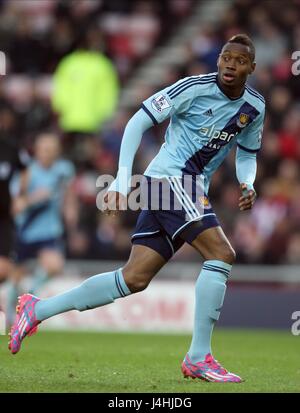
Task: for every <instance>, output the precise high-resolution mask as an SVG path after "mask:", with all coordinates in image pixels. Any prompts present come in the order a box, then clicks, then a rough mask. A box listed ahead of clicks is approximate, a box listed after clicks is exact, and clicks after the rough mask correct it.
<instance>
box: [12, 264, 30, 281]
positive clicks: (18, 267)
mask: <svg viewBox="0 0 300 413" xmlns="http://www.w3.org/2000/svg"><path fill="white" fill-rule="evenodd" d="M25 274H26V265H25V263H22V264H21V263H18V264H13V265H12V268H11V271H10V273H9V279H10V280H11V281H12V282H13V283H18V282H20V281H21V280H22V278H23V277H24V276H25Z"/></svg>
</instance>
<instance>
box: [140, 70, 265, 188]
mask: <svg viewBox="0 0 300 413" xmlns="http://www.w3.org/2000/svg"><path fill="white" fill-rule="evenodd" d="M142 108H143V109H144V111H145V112H146V113H147V114H148V115H149V117H150V118H151V119H152V121H153V123H154V124H157V123H161V122H163V121H164V120H165V119H167V118H170V123H169V126H168V128H167V131H166V134H165V142H164V143H163V145H162V146H161V149H160V151H159V153H158V154H157V156H156V157H155V158H154V159H153V160H152V162H151V163H150V164H149V166H148V168H147V169H146V171H145V175H148V176H152V177H157V178H161V177H166V176H182V175H203V178H204V186H205V188H204V189H205V192H206V193H207V192H208V188H209V183H210V179H211V176H212V174H213V173H214V172H215V171H216V169H217V168H218V167H219V165H220V164H221V163H222V162H223V160H224V158H225V157H226V155H227V154H228V152H229V151H230V150H231V149H232V147H233V146H235V145H236V144H237V145H238V146H239V147H240V148H242V149H243V150H245V151H248V152H250V153H255V152H257V151H258V150H259V149H260V146H261V138H262V130H263V122H264V116H265V101H264V98H263V97H262V96H261V95H260V94H259V93H258V92H257V91H255V90H254V89H252V88H251V87H249V86H248V85H247V84H246V87H245V90H244V93H243V95H242V96H240V97H239V98H236V99H231V98H229V97H228V96H226V95H225V94H224V93H223V92H222V90H221V89H220V87H219V84H218V80H217V73H210V74H207V75H199V76H190V77H187V78H184V79H181V80H179V81H178V82H176V83H175V84H174V85H172V86H169V87H167V88H165V89H163V90H162V91H160V92H157V93H155V94H154V95H153V96H151V97H150V98H148V99H147V100H145V101H144V102H143V105H142Z"/></svg>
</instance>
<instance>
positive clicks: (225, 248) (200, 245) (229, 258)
mask: <svg viewBox="0 0 300 413" xmlns="http://www.w3.org/2000/svg"><path fill="white" fill-rule="evenodd" d="M191 245H192V246H193V247H194V248H195V249H196V250H197V251H198V252H199V253H200V254H201V255H202V257H203V258H204V259H205V260H220V261H224V262H226V263H228V264H232V263H233V262H234V260H235V251H234V249H233V247H232V246H231V244H230V242H229V240H228V238H227V237H226V235H225V234H224V231H223V230H222V228H221V227H220V226H217V227H213V228H209V229H206V230H205V231H203V232H201V233H200V234H199V235H198V236H197V237H196V238H195V239H194V241H192V243H191Z"/></svg>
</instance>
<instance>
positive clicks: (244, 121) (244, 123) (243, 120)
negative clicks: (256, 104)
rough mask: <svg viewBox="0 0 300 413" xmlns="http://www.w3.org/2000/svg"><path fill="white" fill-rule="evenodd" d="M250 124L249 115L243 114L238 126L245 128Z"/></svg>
mask: <svg viewBox="0 0 300 413" xmlns="http://www.w3.org/2000/svg"><path fill="white" fill-rule="evenodd" d="M248 122H249V115H246V113H241V114H240V116H239V118H238V120H237V122H236V124H237V125H238V127H239V128H244V127H245V126H247V124H248Z"/></svg>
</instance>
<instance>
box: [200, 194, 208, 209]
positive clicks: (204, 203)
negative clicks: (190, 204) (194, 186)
mask: <svg viewBox="0 0 300 413" xmlns="http://www.w3.org/2000/svg"><path fill="white" fill-rule="evenodd" d="M198 200H199V202H200V204H201V205H202V206H203V207H204V208H208V207H209V206H210V205H209V200H208V198H207V196H205V195H202V196H199V198H198Z"/></svg>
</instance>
